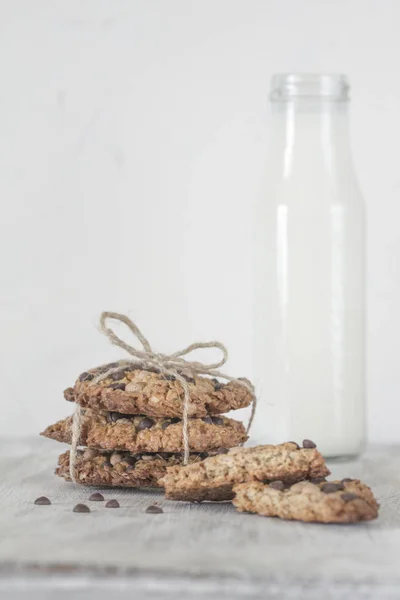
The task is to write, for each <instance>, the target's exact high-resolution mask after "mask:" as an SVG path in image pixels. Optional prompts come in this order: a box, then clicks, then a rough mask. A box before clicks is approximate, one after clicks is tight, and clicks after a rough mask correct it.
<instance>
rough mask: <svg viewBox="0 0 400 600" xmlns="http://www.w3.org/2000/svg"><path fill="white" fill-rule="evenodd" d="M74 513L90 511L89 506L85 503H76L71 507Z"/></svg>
mask: <svg viewBox="0 0 400 600" xmlns="http://www.w3.org/2000/svg"><path fill="white" fill-rule="evenodd" d="M73 512H76V513H90V508H89V507H88V506H86V504H76V505H75V506H74V508H73Z"/></svg>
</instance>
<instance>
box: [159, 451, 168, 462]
mask: <svg viewBox="0 0 400 600" xmlns="http://www.w3.org/2000/svg"><path fill="white" fill-rule="evenodd" d="M157 456H159V457H160V458H162V459H163V460H168V459H169V457H170V456H171V454H168V452H157Z"/></svg>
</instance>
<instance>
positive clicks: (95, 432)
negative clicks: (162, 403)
mask: <svg viewBox="0 0 400 600" xmlns="http://www.w3.org/2000/svg"><path fill="white" fill-rule="evenodd" d="M71 425H72V417H67V418H66V419H63V420H62V421H58V422H57V423H55V424H54V425H49V427H47V428H46V429H45V431H44V432H43V433H42V434H41V435H43V436H45V437H48V438H51V439H54V440H57V441H59V442H65V443H67V444H70V443H71ZM182 429H183V427H182V421H181V420H179V419H151V418H149V417H143V416H134V415H121V414H118V413H107V412H95V411H92V410H90V409H86V410H85V409H84V410H83V411H82V419H81V437H80V445H82V446H88V447H89V448H99V449H104V450H125V451H128V452H181V451H182V450H183V436H182ZM188 438H189V447H190V451H191V452H203V451H207V450H213V449H216V448H232V447H233V446H237V445H238V444H241V443H242V442H244V441H246V439H247V435H246V430H245V428H244V426H243V424H242V423H240V422H239V421H234V420H233V419H228V418H226V417H204V418H203V419H189V421H188Z"/></svg>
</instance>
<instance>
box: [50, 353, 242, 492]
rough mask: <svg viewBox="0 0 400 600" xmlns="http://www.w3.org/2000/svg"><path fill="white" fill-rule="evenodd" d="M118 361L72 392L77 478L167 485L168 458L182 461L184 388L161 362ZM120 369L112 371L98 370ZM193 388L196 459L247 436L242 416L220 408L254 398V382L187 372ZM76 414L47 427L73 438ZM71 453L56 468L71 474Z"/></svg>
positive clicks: (191, 431) (56, 435) (63, 438)
mask: <svg viewBox="0 0 400 600" xmlns="http://www.w3.org/2000/svg"><path fill="white" fill-rule="evenodd" d="M119 367H120V365H119V363H111V364H107V365H102V366H100V367H97V368H95V369H91V370H89V371H86V372H84V373H82V374H81V375H80V376H79V378H78V380H77V381H76V383H75V385H74V387H73V388H68V389H67V390H65V392H64V396H65V399H66V400H68V401H70V402H77V403H78V404H79V405H80V406H81V407H82V409H83V410H82V422H81V435H80V445H81V446H85V447H86V448H84V449H81V450H79V451H78V456H77V460H76V467H75V477H76V480H77V481H79V482H80V483H82V484H85V485H94V486H100V485H105V486H115V487H117V486H118V487H139V486H150V487H161V484H160V483H159V480H160V479H161V478H162V477H163V476H164V475H165V474H166V469H167V467H168V466H173V465H178V464H181V463H182V458H183V436H182V410H183V397H184V393H183V388H182V385H181V383H180V382H179V380H177V379H176V378H175V377H174V376H171V375H168V376H165V375H163V374H161V373H160V372H158V371H157V370H156V369H149V368H148V369H144V368H143V366H141V365H139V364H138V365H133V364H127V365H124V366H121V367H120V368H119ZM110 369H114V371H113V372H112V373H111V374H110V376H109V377H107V378H106V379H103V380H101V381H99V382H98V383H95V384H92V381H93V380H94V378H95V377H96V376H97V375H99V374H101V373H105V372H106V371H108V370H110ZM181 375H182V376H183V377H184V378H185V379H186V381H187V382H188V385H189V389H190V400H191V401H190V406H189V425H188V437H189V446H190V451H191V455H190V461H189V462H190V463H195V462H200V461H202V460H203V459H204V458H206V457H208V456H210V455H215V454H221V453H224V452H226V451H227V449H228V448H232V447H234V446H238V445H240V444H241V443H242V442H244V441H245V440H246V439H247V436H246V431H245V428H244V426H243V423H241V422H240V421H235V420H234V419H229V418H227V417H225V416H221V415H222V413H226V412H228V411H230V410H235V409H238V408H243V407H246V406H248V405H249V404H250V403H251V401H252V395H251V393H250V392H249V390H248V389H247V388H246V387H245V386H243V385H240V384H239V383H237V382H236V383H235V382H229V383H227V384H224V383H221V382H220V381H218V380H216V379H209V378H206V377H200V376H197V377H195V378H192V377H190V376H188V375H186V374H184V373H181ZM71 428H72V417H67V418H66V419H64V420H62V421H59V422H57V423H55V424H54V425H50V426H49V427H47V428H46V429H45V431H44V432H43V433H42V435H44V436H45V437H48V438H51V439H54V440H57V441H59V442H65V443H71ZM69 458H70V453H69V451H68V452H65V453H64V454H61V456H60V457H59V463H58V467H57V469H56V474H57V475H59V476H60V477H63V478H64V479H66V480H67V481H69V480H70V474H69Z"/></svg>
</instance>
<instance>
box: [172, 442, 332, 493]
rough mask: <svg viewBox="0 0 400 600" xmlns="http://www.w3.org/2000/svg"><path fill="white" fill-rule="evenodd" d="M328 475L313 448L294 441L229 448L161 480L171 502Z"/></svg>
mask: <svg viewBox="0 0 400 600" xmlns="http://www.w3.org/2000/svg"><path fill="white" fill-rule="evenodd" d="M326 475H329V470H328V468H327V467H326V465H325V461H324V459H323V458H322V456H321V454H320V453H319V452H318V450H317V449H316V448H300V447H299V446H298V445H297V444H296V443H294V442H286V443H285V444H279V445H277V446H272V445H268V446H254V447H252V448H232V449H231V450H230V451H229V452H228V453H226V454H220V455H218V456H215V457H210V458H206V459H205V460H204V461H202V462H201V463H199V464H194V465H188V466H173V467H169V468H168V469H167V474H166V475H165V477H163V479H162V480H161V482H160V483H161V484H162V485H163V486H164V487H165V493H166V497H167V498H170V499H171V500H191V501H197V502H201V501H203V500H230V499H232V498H233V492H232V487H233V486H234V485H235V484H237V483H242V482H245V481H280V482H281V483H280V484H279V485H285V484H287V483H293V482H296V481H300V480H302V479H306V478H308V479H311V478H315V477H320V478H324V477H325V476H326Z"/></svg>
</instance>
